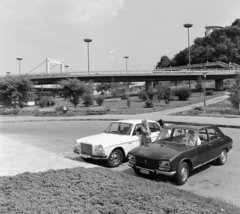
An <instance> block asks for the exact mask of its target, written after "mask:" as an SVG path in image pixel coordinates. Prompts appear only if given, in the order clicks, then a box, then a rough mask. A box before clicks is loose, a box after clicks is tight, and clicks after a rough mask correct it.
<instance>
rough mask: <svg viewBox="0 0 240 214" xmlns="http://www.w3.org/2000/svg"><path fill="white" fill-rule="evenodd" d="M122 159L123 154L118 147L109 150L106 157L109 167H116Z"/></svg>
mask: <svg viewBox="0 0 240 214" xmlns="http://www.w3.org/2000/svg"><path fill="white" fill-rule="evenodd" d="M122 161H123V154H122V152H121V151H120V150H119V149H115V150H113V151H112V152H111V154H110V156H109V158H108V159H107V164H108V166H109V167H111V168H113V167H118V166H119V165H120V164H121V163H122Z"/></svg>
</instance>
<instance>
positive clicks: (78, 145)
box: [74, 140, 81, 152]
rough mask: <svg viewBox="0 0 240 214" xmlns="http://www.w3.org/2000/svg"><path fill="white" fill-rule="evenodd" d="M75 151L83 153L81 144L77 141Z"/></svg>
mask: <svg viewBox="0 0 240 214" xmlns="http://www.w3.org/2000/svg"><path fill="white" fill-rule="evenodd" d="M74 150H76V151H78V152H81V143H80V142H78V141H77V140H75V141H74Z"/></svg>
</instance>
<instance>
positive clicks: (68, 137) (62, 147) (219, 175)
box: [0, 121, 240, 206]
mask: <svg viewBox="0 0 240 214" xmlns="http://www.w3.org/2000/svg"><path fill="white" fill-rule="evenodd" d="M108 124H109V122H108V121H69V122H67V121H65V122H46V121H45V122H31V123H5V124H1V127H0V134H1V136H3V137H7V138H9V139H12V140H15V141H18V142H19V141H20V142H21V143H23V144H24V145H28V146H32V147H33V148H40V149H43V150H44V151H48V152H50V153H53V154H55V155H57V156H61V157H63V158H62V159H67V160H70V161H71V162H75V163H82V164H83V165H84V164H85V162H84V161H83V160H82V159H81V158H80V157H79V156H78V155H77V154H74V153H73V152H72V149H73V142H74V140H75V139H77V138H81V137H85V136H88V135H93V134H97V133H100V132H102V131H103V130H104V129H105V128H106V127H107V126H108ZM221 130H222V131H223V132H224V133H225V134H226V135H229V136H231V137H232V139H233V142H234V149H233V150H232V151H231V152H230V153H229V155H228V161H227V163H226V165H224V166H218V165H216V164H215V163H214V162H213V163H211V164H208V165H205V166H203V167H201V168H199V169H198V170H196V171H194V172H193V173H191V175H190V177H189V180H188V182H187V183H186V184H185V185H183V186H180V187H178V188H179V189H183V190H187V191H191V192H194V193H196V194H199V195H203V196H211V197H218V198H220V199H223V200H225V201H228V202H231V203H234V204H236V205H238V206H240V186H239V181H240V161H239V156H240V144H239V143H238V142H239V137H240V133H239V129H229V128H221ZM13 149H14V148H13ZM9 153H10V154H11V151H9ZM10 154H8V155H10ZM36 158H37V157H36ZM46 158H47V157H46ZM87 164H88V165H89V163H87ZM91 164H93V166H101V167H106V165H105V164H104V163H98V162H93V163H90V165H91ZM112 170H116V171H121V172H124V173H128V174H131V175H134V176H136V175H135V173H134V172H133V170H132V169H131V168H129V166H128V165H127V163H123V164H122V165H121V166H120V167H118V168H114V169H112ZM162 181H163V182H168V180H166V179H165V180H164V179H162Z"/></svg>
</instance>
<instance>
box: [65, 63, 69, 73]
mask: <svg viewBox="0 0 240 214" xmlns="http://www.w3.org/2000/svg"><path fill="white" fill-rule="evenodd" d="M68 67H69V66H68V65H65V68H66V72H67V73H68V70H67V68H68Z"/></svg>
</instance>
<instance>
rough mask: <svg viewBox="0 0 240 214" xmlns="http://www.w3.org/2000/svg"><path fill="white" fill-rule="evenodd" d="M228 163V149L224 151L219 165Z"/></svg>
mask: <svg viewBox="0 0 240 214" xmlns="http://www.w3.org/2000/svg"><path fill="white" fill-rule="evenodd" d="M226 162H227V151H226V149H224V150H222V152H221V155H220V157H219V158H217V163H218V164H219V165H224V164H225V163H226Z"/></svg>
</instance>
